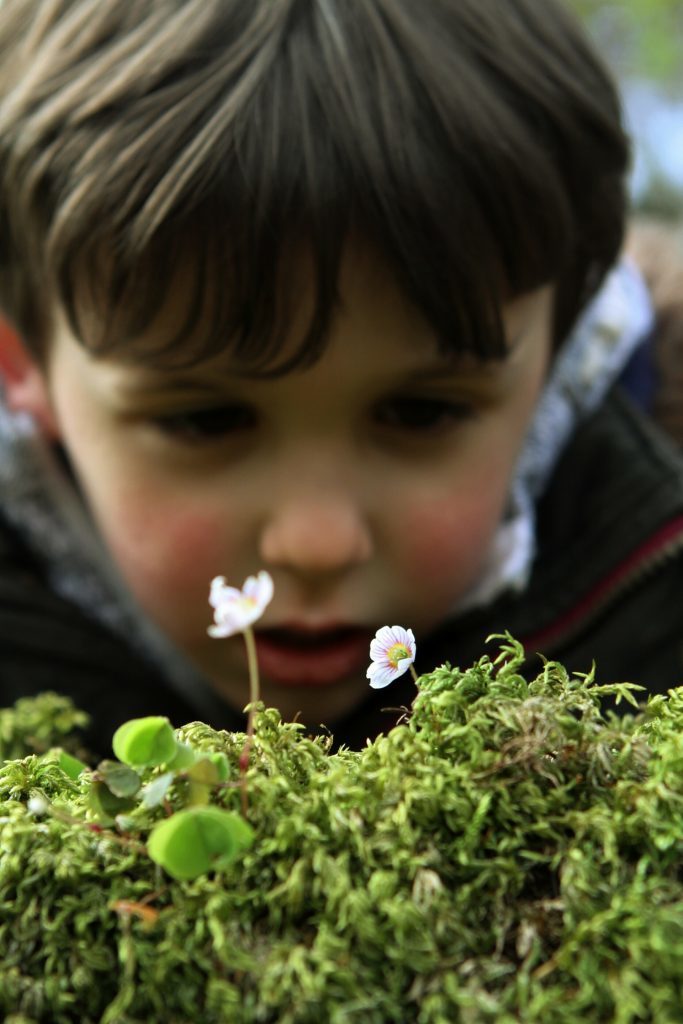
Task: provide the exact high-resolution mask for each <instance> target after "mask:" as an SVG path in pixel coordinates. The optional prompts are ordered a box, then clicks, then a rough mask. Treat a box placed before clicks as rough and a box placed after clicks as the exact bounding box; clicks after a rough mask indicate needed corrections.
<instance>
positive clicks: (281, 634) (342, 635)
mask: <svg viewBox="0 0 683 1024" xmlns="http://www.w3.org/2000/svg"><path fill="white" fill-rule="evenodd" d="M371 636H372V634H371V633H370V631H369V630H367V629H359V628H357V627H353V626H341V627H338V628H334V629H321V630H308V629H296V628H291V629H264V630H257V631H256V634H255V638H256V655H257V658H258V663H259V669H260V671H261V673H262V674H263V676H264V677H266V678H267V679H268V680H269V681H270V682H272V683H275V684H276V685H278V686H331V685H333V684H334V683H337V682H340V681H341V680H342V679H344V678H345V677H346V676H349V675H355V674H357V673H358V672H359V671H361V670H364V669H366V668H367V666H368V665H369V663H370V653H369V652H370V640H371Z"/></svg>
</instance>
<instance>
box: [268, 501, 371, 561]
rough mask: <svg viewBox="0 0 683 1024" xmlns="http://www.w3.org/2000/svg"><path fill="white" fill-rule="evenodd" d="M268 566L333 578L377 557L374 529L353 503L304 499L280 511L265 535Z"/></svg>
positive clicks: (288, 504) (269, 523)
mask: <svg viewBox="0 0 683 1024" xmlns="http://www.w3.org/2000/svg"><path fill="white" fill-rule="evenodd" d="M260 554H261V558H262V559H263V561H264V563H265V564H266V565H271V566H277V567H279V568H285V569H290V570H292V571H295V572H302V573H333V572H340V571H343V570H345V569H348V568H351V567H353V566H355V565H360V564H362V563H363V562H366V561H368V560H369V558H370V556H371V554H372V539H371V534H370V530H369V526H368V524H367V523H366V522H365V519H364V517H363V515H362V514H361V512H360V510H359V509H357V508H356V507H355V506H354V503H353V502H352V501H349V500H347V499H346V498H344V497H340V496H335V497H333V496H331V495H330V496H327V497H319V498H317V497H314V496H311V495H309V496H308V497H307V498H306V497H304V496H303V495H300V496H298V497H295V498H293V499H291V500H290V501H288V502H285V503H284V504H281V505H279V506H278V507H277V508H276V509H274V511H273V512H272V514H271V516H270V518H269V520H268V522H267V523H266V525H265V527H264V529H263V531H262V534H261V551H260Z"/></svg>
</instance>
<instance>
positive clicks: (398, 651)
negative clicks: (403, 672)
mask: <svg viewBox="0 0 683 1024" xmlns="http://www.w3.org/2000/svg"><path fill="white" fill-rule="evenodd" d="M409 657H410V652H409V651H408V649H407V648H406V646H405V644H392V645H391V647H389V648H388V650H387V661H388V662H389V664H390V665H391V667H392V668H398V663H399V661H404V659H405V658H409Z"/></svg>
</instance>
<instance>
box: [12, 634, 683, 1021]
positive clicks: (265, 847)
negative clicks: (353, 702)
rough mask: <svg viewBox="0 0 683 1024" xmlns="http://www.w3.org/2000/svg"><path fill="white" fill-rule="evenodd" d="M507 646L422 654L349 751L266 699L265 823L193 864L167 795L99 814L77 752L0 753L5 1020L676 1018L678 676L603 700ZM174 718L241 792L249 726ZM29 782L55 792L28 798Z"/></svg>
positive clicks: (257, 791) (682, 849) (680, 974)
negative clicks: (38, 802) (402, 716)
mask: <svg viewBox="0 0 683 1024" xmlns="http://www.w3.org/2000/svg"><path fill="white" fill-rule="evenodd" d="M520 664H521V652H520V651H519V649H518V648H517V646H516V645H515V644H514V643H513V642H506V643H505V644H504V646H503V649H502V651H501V654H500V656H499V657H497V658H496V659H495V660H493V661H492V660H490V659H488V658H483V659H482V660H481V661H479V662H478V663H476V664H475V665H474V666H473V667H471V668H470V669H468V670H467V671H460V670H457V669H451V668H450V667H448V666H443V667H441V668H439V669H437V670H436V671H435V672H433V673H432V674H431V675H427V676H423V677H422V678H421V679H420V681H419V695H418V697H417V699H416V701H415V704H414V708H413V710H412V713H411V714H410V716H409V717H408V719H407V721H406V723H405V724H403V725H400V726H398V727H396V728H395V729H393V730H392V731H391V732H390V733H388V734H387V735H386V736H383V737H380V738H379V739H377V740H376V741H375V742H373V743H370V744H369V745H368V746H367V747H366V748H365V749H364V750H362V751H360V752H351V751H347V750H342V751H341V752H339V753H336V754H332V755H331V754H329V753H328V748H327V746H326V741H325V740H323V739H311V738H307V737H306V736H305V735H304V734H303V732H302V730H301V729H300V728H299V727H298V726H296V725H292V724H282V723H281V722H280V720H279V717H278V715H277V714H276V713H275V712H274V711H272V710H266V711H261V712H260V714H259V716H258V720H257V730H256V737H255V740H254V744H253V748H252V752H251V758H250V763H249V770H248V793H249V821H250V823H251V825H252V826H253V828H254V830H255V832H256V840H255V842H254V844H253V845H252V846H251V847H250V848H249V849H248V850H247V851H246V852H245V853H243V854H242V855H241V856H240V857H239V858H238V859H237V860H235V861H233V862H232V863H231V864H230V865H229V866H228V867H227V868H225V869H224V870H222V871H221V872H219V873H215V874H212V875H208V876H205V877H201V878H198V879H196V880H194V881H192V882H176V881H173V880H172V879H170V878H169V877H168V876H166V875H164V873H163V872H162V871H161V870H160V869H159V868H157V867H155V865H154V864H153V863H152V862H151V861H150V859H149V858H148V857H147V856H146V855H145V852H144V846H143V844H144V841H145V839H146V836H147V834H148V831H149V829H150V827H151V826H152V824H153V823H154V822H156V821H158V820H159V819H160V818H161V817H163V816H164V813H165V811H164V809H163V808H162V807H154V808H152V809H146V808H145V807H144V806H143V805H142V804H141V805H140V806H139V807H137V808H136V809H135V810H134V811H132V812H131V813H130V815H128V816H127V817H126V818H125V819H121V820H120V821H119V830H118V831H116V830H111V831H110V830H105V831H104V832H102V831H92V830H90V829H89V827H88V825H87V824H86V823H87V822H88V821H89V820H91V812H90V811H89V810H88V808H89V806H90V804H89V801H88V794H89V789H90V787H91V785H92V783H91V781H90V778H89V776H88V773H83V774H82V775H81V776H80V777H79V778H78V779H76V780H73V779H71V778H69V776H68V775H66V774H65V773H64V772H63V771H62V770H61V769H60V767H59V764H58V763H57V760H56V758H54V757H49V756H48V757H47V758H45V757H43V758H40V757H38V756H36V755H31V756H29V757H27V758H25V759H24V760H15V761H11V762H8V763H7V764H5V766H4V767H3V768H2V769H0V799H1V800H2V807H1V808H0V848H1V850H2V854H1V855H0V948H1V949H2V951H3V957H2V966H1V967H0V1010H2V1011H3V1014H4V1018H5V1019H6V1020H9V1021H12V1022H13V1024H19V1022H21V1024H35V1022H48V1021H49V1022H50V1024H66V1022H70V1024H71V1022H78V1024H90V1022H101V1024H150V1022H162V1021H163V1022H173V1024H180V1022H188V1024H189V1022H192V1024H210V1022H215V1024H218V1022H228V1021H229V1022H236V1024H239V1022H245V1024H246V1022H254V1021H273V1022H275V1021H277V1022H279V1024H280V1022H281V1024H295V1022H296V1024H303V1022H310V1024H319V1022H322V1021H325V1022H334V1024H342V1022H344V1024H346V1022H355V1021H358V1022H361V1021H362V1022H363V1024H373V1022H377V1024H379V1022H382V1024H384V1022H408V1021H410V1022H412V1021H415V1022H420V1024H437V1022H439V1024H442V1022H446V1021H448V1022H458V1021H461V1022H477V1024H479V1022H496V1024H507V1022H509V1024H512V1022H518V1021H520V1020H522V1021H524V1022H525V1024H532V1022H539V1024H541V1022H543V1024H547V1022H549V1021H552V1022H553V1024H575V1022H576V1021H579V1020H583V1021H590V1022H598V1021H600V1022H603V1021H614V1022H619V1024H630V1022H636V1021H657V1024H665V1022H672V1024H673V1022H674V1021H680V1020H681V1006H682V1005H683V881H682V880H681V879H682V878H683V796H682V795H681V794H682V793H683V728H682V725H683V692H679V691H674V692H673V693H672V694H671V695H670V696H669V697H667V698H662V697H656V698H653V699H652V700H650V702H649V704H648V706H647V708H646V709H645V710H643V711H642V712H639V713H637V714H632V715H627V716H624V717H622V718H617V717H616V716H615V715H614V714H613V713H612V712H608V711H604V710H601V701H603V699H604V698H605V697H610V698H611V699H613V698H614V697H616V698H618V699H624V698H625V697H627V696H628V690H627V688H626V687H617V686H615V687H600V686H597V685H596V684H595V682H594V681H593V679H592V677H590V676H589V677H583V676H578V677H569V676H568V675H567V673H566V672H565V671H564V669H563V668H562V666H560V665H558V664H555V663H547V664H545V665H544V666H543V667H542V671H541V673H540V675H539V676H538V678H537V679H535V680H534V681H533V682H526V681H525V680H524V679H523V678H522V677H521V676H520V675H519V674H518V670H519V667H520ZM181 734H182V739H183V740H184V742H186V743H189V744H191V745H192V746H193V747H195V748H197V749H202V750H207V751H221V752H223V754H224V755H225V756H226V757H227V760H228V763H229V765H230V766H231V767H230V775H229V778H228V781H227V782H226V783H224V784H222V785H221V786H219V787H217V788H216V789H215V790H213V791H212V802H213V803H216V804H218V805H220V806H223V807H226V808H230V809H232V810H235V811H239V809H240V792H239V787H238V786H232V785H231V781H232V782H235V781H236V780H237V779H238V760H239V756H240V754H241V752H242V749H243V744H244V736H243V735H233V734H227V733H217V732H214V731H213V730H211V729H209V728H208V727H207V726H205V725H201V724H199V723H194V724H191V725H188V726H186V727H184V728H183V729H182V730H181ZM159 772H160V769H152V770H149V771H148V773H147V781H149V780H151V779H153V778H154V777H155V776H156V775H157V774H158V773H159ZM184 786H186V783H185V782H184V781H183V779H182V777H181V778H179V779H178V780H177V781H176V782H174V784H173V786H172V787H171V788H170V789H169V791H168V798H167V804H168V805H169V806H170V807H172V806H180V805H181V804H182V801H183V787H184ZM38 794H41V795H43V796H44V797H45V798H46V799H47V800H49V801H50V802H51V804H52V805H53V808H54V811H53V814H51V815H48V816H43V817H40V818H36V817H34V816H32V815H31V813H30V812H29V811H28V809H27V800H28V799H29V798H30V797H31V796H36V795H38ZM169 806H167V808H166V810H168V809H169Z"/></svg>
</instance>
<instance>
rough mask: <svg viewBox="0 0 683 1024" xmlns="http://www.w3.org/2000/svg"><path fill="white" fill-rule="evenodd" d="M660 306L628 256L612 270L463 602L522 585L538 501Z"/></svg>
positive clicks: (535, 426) (529, 443) (568, 352)
mask: <svg viewBox="0 0 683 1024" xmlns="http://www.w3.org/2000/svg"><path fill="white" fill-rule="evenodd" d="M653 322H654V314H653V310H652V304H651V302H650V296H649V293H648V291H647V288H646V286H645V283H644V281H643V279H642V277H641V276H640V273H639V271H638V270H637V268H636V267H635V265H634V264H633V263H632V262H631V261H630V260H628V259H625V260H623V261H622V262H621V263H619V264H618V265H617V266H616V267H615V268H614V270H613V271H612V272H611V273H610V274H609V276H608V277H607V279H606V281H605V283H604V285H603V287H602V288H601V290H600V292H599V293H598V294H597V296H596V297H595V299H594V300H593V302H592V303H591V304H590V305H589V306H588V308H587V309H586V310H585V312H584V313H583V315H582V316H581V318H580V319H579V320H578V322H577V324H576V326H575V328H574V330H573V332H572V334H571V335H570V337H569V338H568V339H567V340H566V342H565V343H564V345H563V347H562V349H561V350H560V353H559V355H558V356H557V358H556V360H555V362H554V364H553V368H552V371H551V373H550V376H549V378H548V381H547V383H546V385H545V388H544V390H543V393H542V394H541V398H540V400H539V403H538V406H537V407H536V412H535V414H534V417H533V419H532V421H531V425H530V427H529V430H528V432H527V435H526V439H525V441H524V445H523V448H522V451H521V454H520V456H519V459H518V461H517V467H516V470H515V473H514V477H513V480H512V486H511V493H510V502H509V511H508V514H507V515H506V517H505V519H504V520H503V522H502V523H501V525H500V527H499V528H498V531H497V533H496V534H495V536H494V539H493V544H492V546H491V550H490V552H489V555H488V558H487V560H486V564H485V566H484V572H483V573H482V575H481V577H480V578H479V580H478V582H477V584H476V585H475V586H474V587H473V588H472V589H471V590H470V591H469V592H468V593H467V594H466V595H465V597H464V598H463V599H462V600H461V601H460V602H459V604H458V606H457V608H456V610H457V611H458V612H462V611H466V610H468V609H470V608H474V607H479V606H482V605H487V604H490V602H491V601H493V600H494V598H496V597H498V595H499V594H501V593H502V592H503V591H505V590H509V589H512V590H516V591H522V590H523V589H524V588H525V586H526V585H527V583H528V581H529V576H530V574H531V568H532V565H533V560H534V555H535V553H536V516H535V504H536V502H537V501H538V499H539V498H540V496H541V495H542V494H543V491H544V490H545V487H546V484H547V483H548V481H549V479H550V476H551V474H552V472H553V470H554V468H555V465H556V463H557V460H558V459H559V457H560V455H561V454H562V452H563V451H564V449H565V448H566V446H567V443H568V442H569V440H570V439H571V437H572V434H573V433H574V431H575V429H576V427H577V426H578V424H579V423H581V422H582V421H583V420H585V419H586V418H587V417H588V416H590V414H591V413H592V412H594V411H595V409H597V407H598V406H599V405H600V403H601V402H602V400H603V398H604V397H605V395H606V393H607V391H608V390H609V389H610V387H611V386H612V384H614V382H615V381H616V379H617V378H618V377H619V375H620V374H621V373H622V371H623V370H624V368H625V366H626V364H627V363H628V361H629V359H630V358H631V356H632V355H633V354H634V352H635V350H636V349H637V348H638V345H639V344H641V342H642V341H643V340H644V339H645V338H646V337H647V336H648V334H649V333H650V331H651V330H652V326H653Z"/></svg>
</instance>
